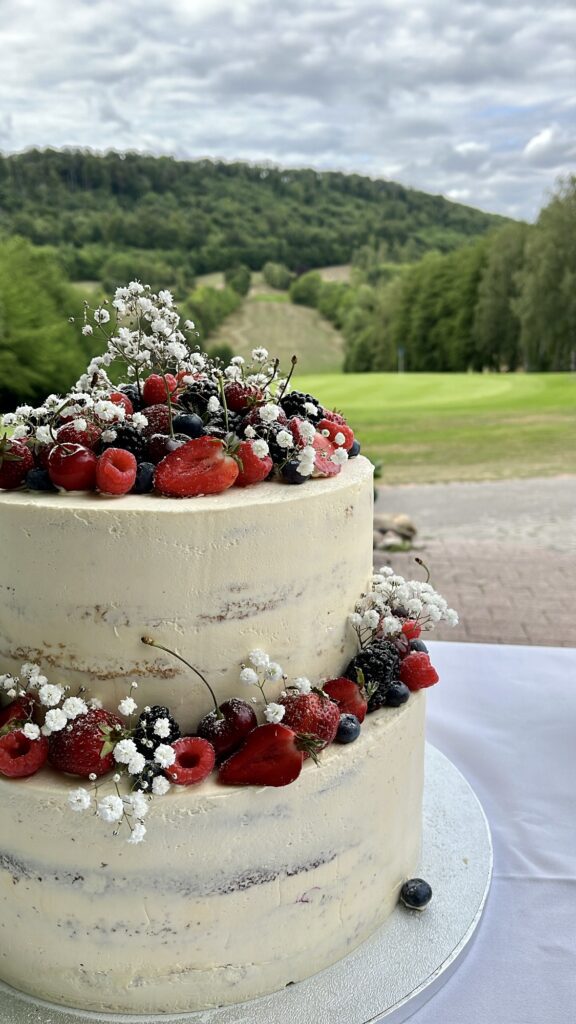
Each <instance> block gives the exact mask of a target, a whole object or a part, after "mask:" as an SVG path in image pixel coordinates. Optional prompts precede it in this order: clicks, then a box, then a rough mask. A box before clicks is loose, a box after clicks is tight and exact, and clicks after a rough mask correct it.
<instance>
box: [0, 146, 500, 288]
mask: <svg viewBox="0 0 576 1024" xmlns="http://www.w3.org/2000/svg"><path fill="white" fill-rule="evenodd" d="M503 223H504V218H501V217H497V216H494V215H490V214H487V213H482V212H480V211H478V210H475V209H472V208H471V207H468V206H462V205H459V204H458V203H452V202H449V201H448V200H446V199H443V198H441V197H440V196H432V195H428V194H426V193H424V192H418V191H416V190H414V189H407V188H403V187H402V186H401V185H398V184H394V183H393V182H389V181H381V180H373V179H371V178H365V177H362V176H361V175H358V174H342V173H337V172H318V171H314V170H282V169H279V168H275V167H268V166H254V165H251V164H245V163H225V162H221V161H212V160H195V161H192V160H175V159H173V158H171V157H152V156H142V155H138V154H136V153H127V154H119V153H107V154H105V155H96V154H94V153H91V152H84V151H74V150H65V151H57V150H44V151H40V150H29V151H27V152H25V153H21V154H17V155H13V156H4V157H2V156H0V230H1V231H2V232H3V233H5V234H18V235H21V236H23V237H25V238H28V239H30V240H31V241H32V242H33V243H35V244H36V245H51V246H57V247H58V248H59V249H60V250H62V249H67V251H68V258H67V260H66V263H67V269H68V270H69V272H70V273H71V276H73V277H92V276H94V277H99V276H100V275H99V269H100V268H101V266H102V264H103V263H104V262H105V260H106V259H107V258H109V257H110V255H111V254H112V253H114V252H118V251H119V250H127V249H130V250H140V251H150V250H155V251H156V252H163V253H165V254H168V253H171V254H172V257H173V254H174V252H175V251H178V252H180V253H181V254H182V255H183V257H185V260H184V262H185V264H186V267H187V269H188V270H189V271H190V272H191V273H196V274H202V273H207V272H210V271H213V270H222V269H224V268H226V267H229V266H233V265H235V264H237V263H244V264H246V265H248V266H249V267H251V268H252V269H253V270H257V269H260V268H261V267H262V265H263V264H264V263H265V262H266V261H270V260H272V261H277V262H280V263H283V264H285V265H286V266H288V267H289V268H290V269H291V270H293V271H301V270H303V269H308V268H312V267H320V266H325V265H327V264H337V263H346V262H348V261H349V260H350V259H351V257H352V254H353V252H354V251H355V250H356V249H358V248H359V247H360V246H362V245H365V244H367V243H368V244H372V245H374V244H375V245H380V246H381V245H382V244H383V245H384V248H385V250H386V253H387V258H388V259H390V260H393V261H399V262H406V261H413V260H416V259H418V258H420V256H422V255H423V254H425V253H426V252H428V251H430V250H436V251H440V252H448V251H450V250H452V249H455V248H457V247H459V246H460V245H462V244H464V243H466V242H468V241H470V240H471V239H472V238H475V237H477V236H479V235H481V234H484V233H485V232H486V231H488V230H490V229H491V228H493V227H495V226H499V225H502V224H503Z"/></svg>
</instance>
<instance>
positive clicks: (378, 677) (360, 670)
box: [344, 640, 400, 711]
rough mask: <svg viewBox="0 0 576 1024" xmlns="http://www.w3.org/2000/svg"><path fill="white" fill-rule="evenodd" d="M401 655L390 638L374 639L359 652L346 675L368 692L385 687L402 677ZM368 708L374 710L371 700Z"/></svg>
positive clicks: (347, 669)
mask: <svg viewBox="0 0 576 1024" xmlns="http://www.w3.org/2000/svg"><path fill="white" fill-rule="evenodd" d="M399 673H400V657H399V655H398V651H397V650H396V648H395V646H394V644H393V643H392V642H391V641H390V640H373V641H372V643H371V644H368V646H367V647H364V648H363V649H362V650H361V651H359V652H358V654H357V655H356V657H355V658H352V661H351V662H350V663H349V665H348V667H347V668H346V670H345V672H344V675H345V676H346V677H347V678H348V679H353V680H354V681H355V682H357V683H360V684H361V685H362V686H364V687H365V689H366V692H367V693H368V694H371V693H374V692H376V690H378V689H385V688H386V687H387V686H389V685H390V683H392V682H394V681H395V680H397V679H399V678H400V675H399ZM368 710H369V711H370V710H372V709H371V706H370V701H369V702H368Z"/></svg>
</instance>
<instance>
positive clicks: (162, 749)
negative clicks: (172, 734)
mask: <svg viewBox="0 0 576 1024" xmlns="http://www.w3.org/2000/svg"><path fill="white" fill-rule="evenodd" d="M154 760H155V761H156V763H157V764H159V765H160V767H161V768H169V767H170V765H171V764H174V761H175V760H176V752H175V751H174V749H173V748H172V747H170V746H168V744H167V743H160V744H159V745H158V746H157V747H156V750H155V751H154Z"/></svg>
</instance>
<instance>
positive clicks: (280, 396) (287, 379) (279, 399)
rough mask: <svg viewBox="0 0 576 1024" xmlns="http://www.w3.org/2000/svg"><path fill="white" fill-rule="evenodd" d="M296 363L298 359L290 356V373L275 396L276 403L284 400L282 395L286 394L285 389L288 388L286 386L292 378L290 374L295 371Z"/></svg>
mask: <svg viewBox="0 0 576 1024" xmlns="http://www.w3.org/2000/svg"><path fill="white" fill-rule="evenodd" d="M297 362H298V357H297V356H292V366H291V367H290V373H289V374H288V376H287V377H286V380H285V381H284V387H283V388H282V391H281V392H280V394H279V395H277V396H276V397H277V399H278V401H281V399H282V398H284V395H285V394H286V388H287V387H288V385H289V383H290V379H291V377H292V374H293V373H294V370H295V369H296V363H297Z"/></svg>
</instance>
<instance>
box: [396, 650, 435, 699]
mask: <svg viewBox="0 0 576 1024" xmlns="http://www.w3.org/2000/svg"><path fill="white" fill-rule="evenodd" d="M400 679H401V680H402V682H403V683H405V684H406V686H407V687H408V689H409V690H424V689H426V688H427V687H428V686H434V683H437V682H438V679H439V676H438V673H437V671H436V669H435V668H434V666H433V664H432V662H431V661H430V655H429V654H424V652H423V651H412V652H411V654H407V655H406V657H405V658H404V659H403V661H402V662H401V664H400Z"/></svg>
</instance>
